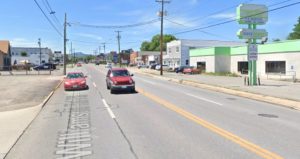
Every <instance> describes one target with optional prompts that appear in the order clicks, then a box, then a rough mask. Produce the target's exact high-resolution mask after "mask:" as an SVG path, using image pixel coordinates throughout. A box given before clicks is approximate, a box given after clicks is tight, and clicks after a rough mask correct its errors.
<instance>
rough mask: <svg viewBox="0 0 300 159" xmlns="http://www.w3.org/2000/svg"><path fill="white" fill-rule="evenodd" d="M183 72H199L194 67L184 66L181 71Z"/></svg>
mask: <svg viewBox="0 0 300 159" xmlns="http://www.w3.org/2000/svg"><path fill="white" fill-rule="evenodd" d="M182 73H183V74H186V73H189V74H199V73H200V71H199V70H198V69H196V68H194V67H187V68H184V69H183V71H182Z"/></svg>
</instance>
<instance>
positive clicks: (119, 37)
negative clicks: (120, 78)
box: [116, 30, 121, 67]
mask: <svg viewBox="0 0 300 159" xmlns="http://www.w3.org/2000/svg"><path fill="white" fill-rule="evenodd" d="M116 32H117V33H118V35H117V39H118V48H119V64H120V67H121V48H120V39H121V36H120V32H121V31H119V30H118V31H116Z"/></svg>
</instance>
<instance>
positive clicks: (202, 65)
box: [197, 62, 206, 71]
mask: <svg viewBox="0 0 300 159" xmlns="http://www.w3.org/2000/svg"><path fill="white" fill-rule="evenodd" d="M197 68H198V69H200V70H201V71H205V70H206V62H197Z"/></svg>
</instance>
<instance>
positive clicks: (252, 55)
mask: <svg viewBox="0 0 300 159" xmlns="http://www.w3.org/2000/svg"><path fill="white" fill-rule="evenodd" d="M257 53H258V49H257V45H256V44H250V45H248V61H255V60H257Z"/></svg>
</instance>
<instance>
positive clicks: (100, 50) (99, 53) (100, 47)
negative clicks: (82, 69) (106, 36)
mask: <svg viewBox="0 0 300 159" xmlns="http://www.w3.org/2000/svg"><path fill="white" fill-rule="evenodd" d="M100 54H101V46H99V55H100Z"/></svg>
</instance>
